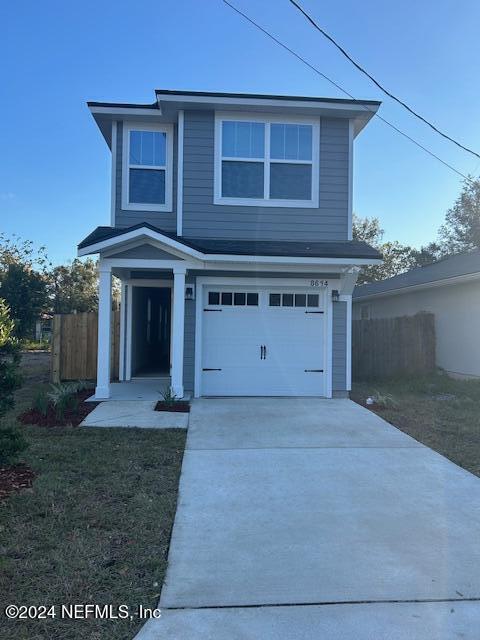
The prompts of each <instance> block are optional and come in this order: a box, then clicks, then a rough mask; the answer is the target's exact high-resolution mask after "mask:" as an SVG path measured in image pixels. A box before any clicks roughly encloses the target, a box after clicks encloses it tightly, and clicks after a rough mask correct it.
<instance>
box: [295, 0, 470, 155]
mask: <svg viewBox="0 0 480 640" xmlns="http://www.w3.org/2000/svg"><path fill="white" fill-rule="evenodd" d="M289 2H290V3H291V4H293V6H294V7H296V8H297V9H298V11H300V13H301V14H303V15H304V16H305V18H306V19H307V20H308V22H310V24H311V25H312V26H313V27H314V28H315V29H316V30H317V31H319V32H320V33H321V34H322V35H323V36H325V38H327V40H329V41H330V42H331V43H332V44H333V45H334V46H335V47H336V48H337V49H338V50H339V51H340V52H341V53H342V54H343V55H344V56H345V58H347V60H349V61H350V62H351V63H352V64H353V66H354V67H356V68H357V69H358V70H359V71H360V72H361V73H363V74H364V75H365V76H367V78H369V80H371V81H372V82H373V84H374V85H375V86H377V87H378V88H379V89H380V91H383V93H384V94H385V95H387V96H388V97H389V98H391V99H392V100H395V102H398V104H400V105H402V107H404V108H405V109H406V110H407V111H408V112H409V113H411V114H412V115H414V116H415V117H416V118H418V119H419V120H421V121H422V122H423V123H425V124H426V125H427V126H428V127H430V128H431V129H433V130H434V131H435V132H436V133H438V134H439V135H441V136H442V137H443V138H445V139H446V140H449V141H450V142H453V144H456V145H457V147H460V149H463V150H464V151H467V153H471V154H472V155H473V156H475V157H477V158H478V159H479V160H480V154H478V153H477V152H476V151H473V150H472V149H469V148H468V147H466V146H465V145H463V144H462V143H461V142H458V140H455V138H452V137H451V136H449V135H448V134H446V133H444V132H443V131H441V130H440V129H439V128H438V127H436V126H435V125H434V124H432V123H431V122H430V121H429V120H427V119H426V118H424V117H423V116H422V115H420V114H419V113H418V112H417V111H415V110H414V109H412V108H411V107H409V106H408V104H406V103H405V102H403V100H400V98H398V97H397V96H395V95H394V94H393V93H391V92H390V91H388V89H385V87H384V86H383V85H382V84H380V82H378V80H376V79H375V78H374V77H373V76H372V75H371V74H370V73H368V71H367V70H366V69H364V67H362V66H361V65H360V64H359V63H358V62H356V61H355V60H354V59H353V58H352V56H351V55H350V54H349V53H348V52H347V51H345V49H344V48H343V47H342V46H341V45H339V44H338V42H337V41H336V40H335V39H334V38H333V37H332V36H331V35H329V34H328V33H327V32H326V31H325V29H322V27H321V26H320V25H319V24H317V22H315V20H314V19H313V18H312V16H311V15H309V14H308V13H307V12H306V11H305V9H304V8H303V7H302V6H300V5H299V4H298V2H296V0H289Z"/></svg>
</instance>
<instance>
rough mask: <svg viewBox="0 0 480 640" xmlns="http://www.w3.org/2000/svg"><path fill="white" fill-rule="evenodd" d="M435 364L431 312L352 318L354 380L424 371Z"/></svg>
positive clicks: (432, 368) (433, 323) (433, 328)
mask: <svg viewBox="0 0 480 640" xmlns="http://www.w3.org/2000/svg"><path fill="white" fill-rule="evenodd" d="M435 364H436V363H435V316H434V315H433V314H432V313H418V314H417V315H415V316H403V317H398V318H378V319H372V320H355V321H354V322H353V326H352V376H353V378H354V380H368V379H375V378H380V377H391V376H395V375H404V374H414V373H428V372H430V371H433V370H434V369H435Z"/></svg>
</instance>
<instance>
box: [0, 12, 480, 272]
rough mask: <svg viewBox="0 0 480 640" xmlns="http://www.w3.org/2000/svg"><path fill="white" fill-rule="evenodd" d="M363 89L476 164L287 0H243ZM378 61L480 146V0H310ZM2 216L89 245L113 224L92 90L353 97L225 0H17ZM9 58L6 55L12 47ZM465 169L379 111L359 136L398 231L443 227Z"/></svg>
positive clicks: (405, 236) (383, 212) (364, 190)
mask: <svg viewBox="0 0 480 640" xmlns="http://www.w3.org/2000/svg"><path fill="white" fill-rule="evenodd" d="M232 2H233V3H234V4H236V5H237V6H238V7H239V8H241V9H242V10H243V11H245V12H246V13H248V14H249V15H251V16H252V18H254V19H255V20H257V21H258V22H260V23H261V24H262V25H264V26H265V27H266V28H268V30H270V31H271V32H273V33H274V34H275V35H276V36H277V37H279V38H280V39H281V40H283V41H284V42H285V43H286V44H288V45H289V46H290V47H292V48H294V49H295V50H297V51H298V52H299V53H301V54H302V55H303V56H305V57H306V58H307V59H308V60H309V61H311V62H312V63H313V64H315V65H316V66H318V67H319V68H320V69H321V70H322V71H323V72H324V73H325V74H326V75H328V76H330V77H332V78H333V79H334V80H336V81H337V82H338V83H339V84H341V85H342V86H344V87H345V88H346V89H347V90H348V91H349V92H350V93H352V94H353V95H354V96H355V97H359V98H374V99H382V100H384V103H383V105H382V107H381V114H382V115H383V116H384V117H385V118H387V119H389V120H391V121H393V122H394V123H395V124H396V125H398V126H399V127H401V128H402V129H404V130H405V131H406V132H407V133H408V134H409V135H412V136H414V137H416V138H418V139H419V140H420V141H421V142H422V143H423V144H424V145H426V146H428V147H429V148H431V150H432V151H434V152H435V153H437V154H438V155H440V156H442V157H443V158H444V159H446V160H448V161H449V162H450V163H451V164H453V165H455V166H456V167H458V168H459V169H460V170H461V171H462V172H463V173H473V174H476V175H478V173H479V172H480V161H477V159H475V158H474V157H472V156H470V155H468V154H467V153H465V152H462V151H460V150H458V149H456V148H455V147H454V146H453V145H451V144H450V143H447V142H445V141H443V140H441V139H440V138H439V137H438V136H437V135H435V134H434V133H433V132H431V131H430V130H429V129H428V128H427V127H425V126H424V125H422V124H420V123H419V122H417V121H415V120H414V119H413V118H412V117H411V116H409V115H407V114H406V112H404V111H403V110H402V109H401V107H399V106H398V105H395V103H392V102H391V101H390V100H389V99H387V98H384V96H382V94H381V93H380V92H379V90H378V89H376V88H375V87H374V86H373V85H372V84H371V83H369V81H368V80H367V79H366V78H364V77H362V76H361V75H360V74H359V73H358V72H357V71H356V70H355V69H354V68H353V67H352V66H351V65H350V64H349V63H348V62H347V61H346V60H345V59H343V58H342V57H341V55H340V54H339V52H338V51H336V50H335V49H334V48H333V47H332V45H331V44H329V43H328V42H326V41H325V40H324V39H323V38H322V37H321V36H320V35H319V34H318V33H316V32H315V31H314V30H313V29H312V28H311V27H310V26H308V25H307V24H306V22H305V21H304V19H303V18H302V17H301V16H300V15H299V14H298V13H297V12H296V10H295V9H294V8H293V7H292V6H291V5H290V3H289V2H288V1H287V0H232ZM302 3H303V6H304V7H305V8H306V9H307V10H309V11H310V12H311V13H312V14H313V15H314V16H315V17H316V18H317V19H318V21H319V22H320V24H321V25H322V26H323V27H324V28H325V29H327V30H328V31H329V32H330V33H331V34H332V35H334V36H335V37H336V38H337V39H338V41H339V42H340V43H342V44H343V45H344V46H345V47H346V48H347V49H348V50H349V51H350V52H351V53H352V54H353V55H354V56H355V57H356V58H357V59H358V60H359V61H360V62H361V63H362V64H363V65H364V66H365V67H366V68H367V69H368V70H369V71H370V72H371V73H372V74H373V75H375V76H376V77H377V78H378V79H379V80H380V81H382V82H383V83H384V84H385V85H386V86H387V87H388V88H390V89H391V90H392V91H393V92H394V93H396V94H397V95H399V96H400V97H402V98H403V99H404V100H405V101H407V102H408V103H409V104H411V105H412V106H413V107H415V108H416V109H417V110H418V111H420V113H422V114H423V115H425V116H426V117H428V118H429V119H430V120H432V121H433V122H434V123H436V124H437V125H438V126H439V127H441V128H444V129H445V130H446V131H447V132H449V133H450V135H452V136H454V137H458V138H459V139H460V140H462V141H464V142H465V143H466V145H467V146H470V147H473V148H474V149H476V150H479V149H480V118H479V117H478V105H479V104H480V82H479V81H478V59H479V54H480V50H479V49H480V43H479V42H480V41H479V39H478V24H479V23H480V3H478V2H477V1H476V0H462V2H461V3H458V2H456V1H455V0H437V1H436V2H435V3H434V2H431V1H429V2H418V0H417V1H413V0H407V1H405V2H401V3H393V2H384V0H382V1H380V0H367V2H363V3H359V2H357V1H353V0H344V2H342V3H339V2H338V0H324V1H322V2H321V3H320V2H316V1H314V0H302ZM1 24H2V27H1V38H0V56H1V57H0V59H1V60H2V61H3V63H2V64H3V69H2V85H1V86H2V89H1V100H0V110H1V113H2V118H1V119H0V141H1V143H0V144H1V148H2V151H3V153H2V154H1V158H0V231H4V232H6V233H7V234H14V233H15V234H18V235H20V236H22V237H23V238H28V239H32V240H34V241H35V242H36V243H37V244H45V245H46V246H47V249H48V252H49V254H50V256H51V258H52V259H53V261H54V262H56V263H58V262H62V261H66V260H69V259H72V258H73V257H74V256H75V250H76V244H77V243H78V242H79V241H80V240H81V239H82V238H83V237H84V236H85V235H86V234H87V233H89V232H90V231H91V230H92V229H93V228H94V227H95V226H97V225H99V224H109V197H110V193H109V189H110V174H109V172H110V158H109V151H108V148H107V146H106V144H105V142H104V140H103V138H102V137H101V135H100V133H99V131H98V130H97V128H96V126H95V124H94V122H93V119H92V117H91V116H90V114H89V112H88V110H87V108H86V105H85V102H86V101H87V100H105V101H120V102H122V101H123V102H153V99H154V94H153V90H154V89H155V88H173V89H175V88H176V89H192V90H220V91H222V90H223V91H240V92H242V91H244V92H249V91H251V92H259V93H262V92H265V93H269V92H270V93H285V94H289V93H292V94H304V95H318V96H341V94H340V93H339V92H338V90H336V89H334V88H333V87H332V86H331V85H329V84H328V83H327V82H326V81H325V80H323V79H321V78H319V77H318V76H316V75H315V74H313V73H312V72H311V71H310V70H309V69H307V68H306V67H304V66H303V65H302V64H301V63H300V62H298V61H296V60H295V59H294V58H293V57H292V56H290V55H289V54H288V53H286V52H284V51H283V50H281V49H279V48H278V47H277V45H275V44H274V43H272V42H271V41H270V40H268V39H267V38H266V37H265V36H264V35H262V34H261V33H259V32H258V31H256V30H254V29H253V27H251V26H249V25H248V24H246V23H244V22H243V21H242V19H241V18H240V17H239V16H238V15H236V14H235V13H233V12H232V11H231V10H230V9H228V7H226V6H225V5H224V4H223V3H222V2H221V0H204V1H201V2H200V1H198V0H156V1H155V2H150V1H145V0H137V1H136V2H124V1H122V0H118V1H117V2H115V3H113V2H102V1H98V0H97V1H96V2H93V1H91V0H84V1H82V2H81V3H80V2H78V3H72V2H64V1H62V2H51V1H49V0H45V1H44V2H41V3H39V2H33V1H29V2H26V1H24V0H18V1H17V2H15V3H4V5H3V8H2V13H1ZM5 61H7V62H5ZM460 188H461V180H460V178H458V176H456V175H455V174H453V173H451V172H450V171H449V170H448V169H446V168H445V167H443V166H442V165H441V164H439V163H438V162H437V161H435V160H433V159H432V158H430V157H429V156H427V155H426V154H425V153H424V152H423V151H421V150H420V149H417V148H416V147H415V146H413V145H412V144H411V143H410V142H408V141H406V140H404V139H402V138H401V137H400V136H398V135H397V134H395V133H394V132H392V131H391V130H390V129H389V128H388V127H386V126H385V125H384V124H383V123H382V122H380V121H378V120H376V119H374V121H372V122H371V123H370V124H369V126H368V127H367V128H366V129H365V130H364V131H363V132H362V134H361V135H360V136H359V138H358V139H357V142H356V153H355V192H354V209H355V211H356V212H357V213H358V214H359V215H362V216H377V217H378V218H380V221H381V223H382V226H383V227H384V228H385V230H386V237H387V239H391V240H394V239H397V240H399V241H401V242H404V243H409V244H412V245H420V244H421V243H425V242H428V241H429V240H432V239H434V237H435V236H436V232H437V229H438V227H439V225H440V224H441V223H442V221H443V217H444V214H445V211H446V210H447V209H448V207H449V206H451V204H452V203H453V201H454V200H455V198H456V196H457V195H458V193H459V191H460Z"/></svg>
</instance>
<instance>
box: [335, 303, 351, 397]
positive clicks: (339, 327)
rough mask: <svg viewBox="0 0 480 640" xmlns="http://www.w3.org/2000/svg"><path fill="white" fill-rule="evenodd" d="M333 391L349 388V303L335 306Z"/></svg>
mask: <svg viewBox="0 0 480 640" xmlns="http://www.w3.org/2000/svg"><path fill="white" fill-rule="evenodd" d="M332 355H333V365H332V366H333V378H332V389H333V391H345V390H346V388H347V303H346V302H335V303H334V304H333V345H332Z"/></svg>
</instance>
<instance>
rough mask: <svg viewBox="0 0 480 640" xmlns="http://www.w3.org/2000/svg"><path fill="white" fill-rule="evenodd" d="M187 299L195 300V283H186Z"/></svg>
mask: <svg viewBox="0 0 480 640" xmlns="http://www.w3.org/2000/svg"><path fill="white" fill-rule="evenodd" d="M185 300H195V285H193V284H186V285H185Z"/></svg>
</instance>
